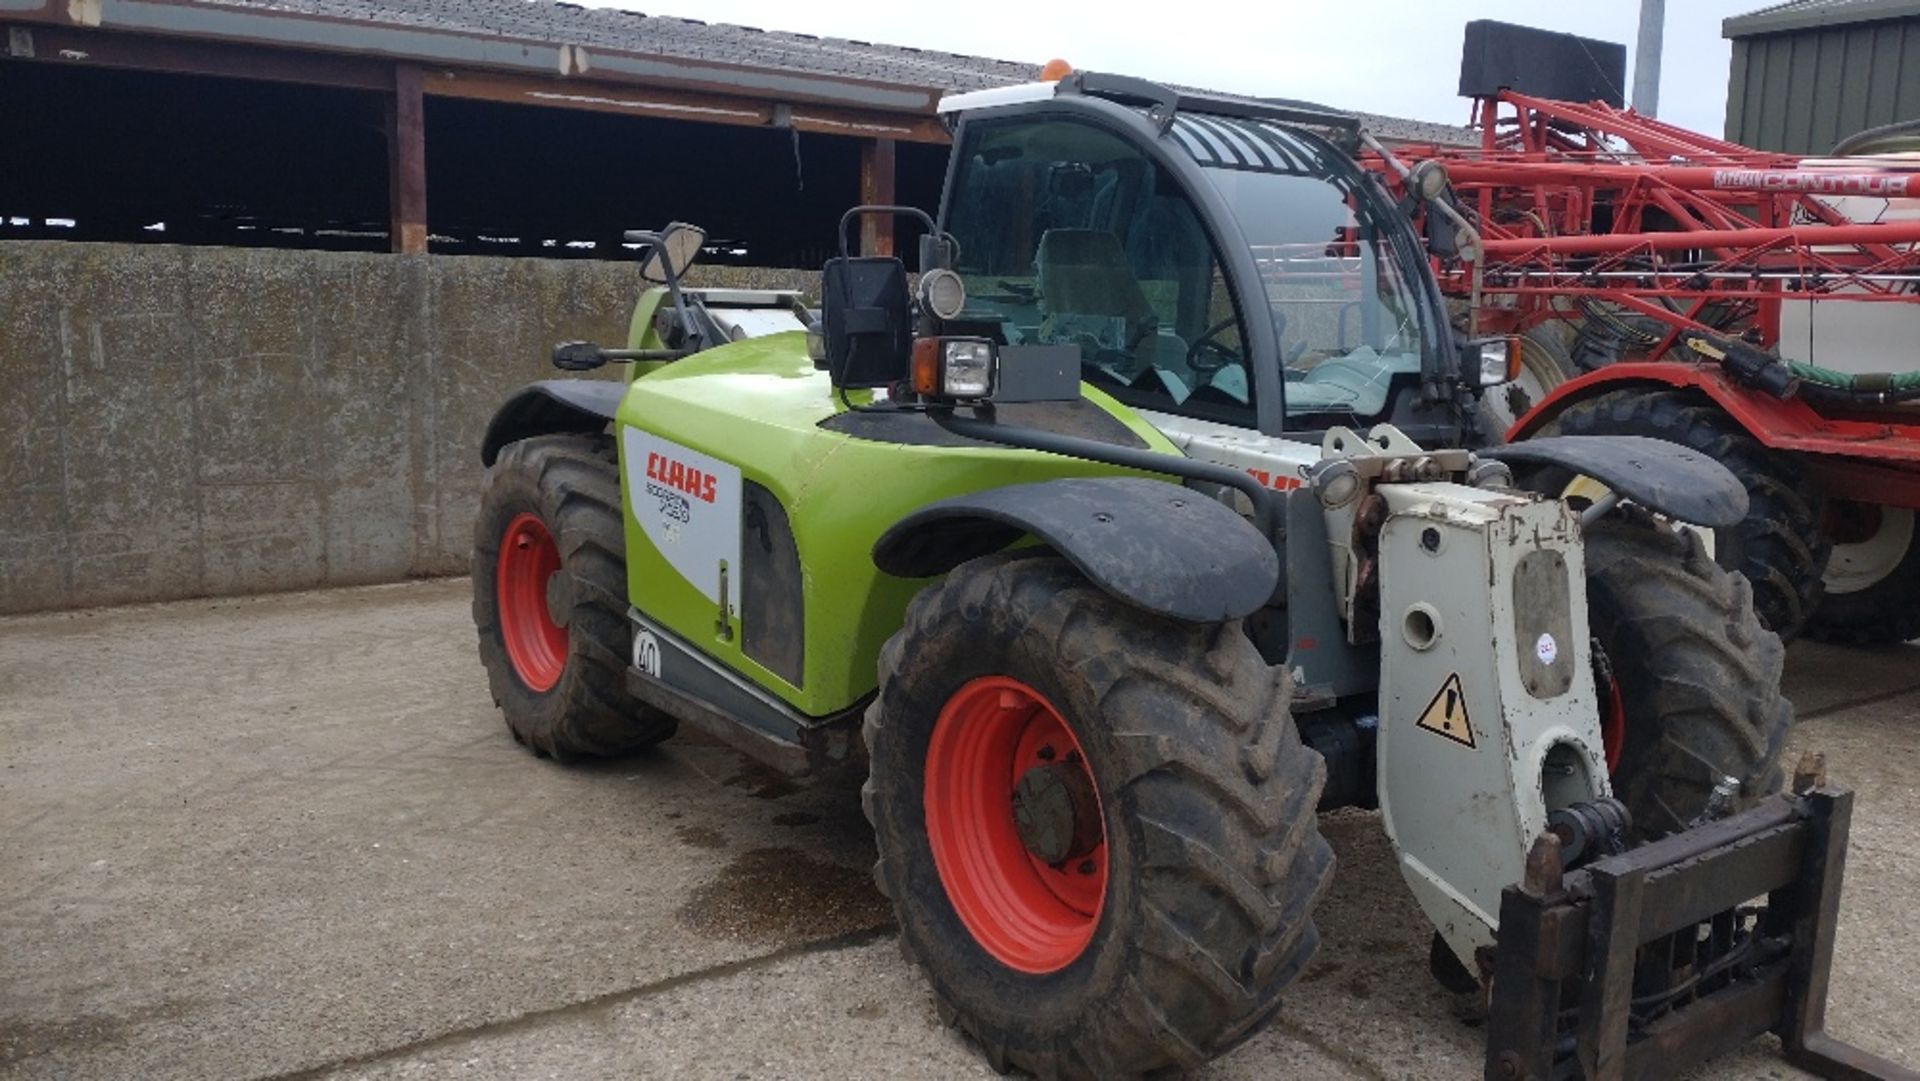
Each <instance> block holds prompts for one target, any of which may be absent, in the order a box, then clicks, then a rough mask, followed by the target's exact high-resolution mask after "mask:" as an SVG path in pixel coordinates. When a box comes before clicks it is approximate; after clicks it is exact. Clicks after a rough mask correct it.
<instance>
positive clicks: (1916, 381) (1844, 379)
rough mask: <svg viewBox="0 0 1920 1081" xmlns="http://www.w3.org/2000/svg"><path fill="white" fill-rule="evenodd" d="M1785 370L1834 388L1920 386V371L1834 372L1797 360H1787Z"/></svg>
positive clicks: (1800, 377)
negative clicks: (1856, 373) (1869, 373)
mask: <svg viewBox="0 0 1920 1081" xmlns="http://www.w3.org/2000/svg"><path fill="white" fill-rule="evenodd" d="M1787 370H1788V371H1790V372H1792V373H1793V374H1794V377H1795V378H1797V379H1800V380H1802V381H1804V382H1808V383H1814V384H1817V385H1819V386H1823V387H1831V388H1833V389H1834V390H1859V391H1878V390H1914V389H1916V388H1920V371H1912V372H1886V373H1877V374H1872V375H1868V374H1864V373H1863V374H1859V375H1855V374H1853V373H1851V372H1836V371H1834V370H1833V369H1832V368H1822V367H1820V366H1819V365H1818V364H1802V363H1800V362H1799V361H1794V360H1790V361H1788V362H1787Z"/></svg>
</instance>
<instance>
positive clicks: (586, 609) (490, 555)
mask: <svg viewBox="0 0 1920 1081" xmlns="http://www.w3.org/2000/svg"><path fill="white" fill-rule="evenodd" d="M625 553H626V544H625V541H624V534H623V532H622V525H621V518H620V475H619V467H618V465H617V464H616V462H615V460H614V452H613V444H612V441H611V440H609V439H608V438H607V437H605V436H600V435H551V436H540V437H538V438H534V439H526V440H522V441H520V442H518V443H513V444H510V445H509V446H507V447H506V448H504V449H503V450H501V452H500V457H499V459H498V460H497V461H495V463H494V465H493V468H492V469H490V470H489V471H488V472H487V486H486V490H485V492H484V493H483V494H482V496H481V499H480V514H479V517H478V519H477V520H476V521H475V523H474V539H473V622H474V626H475V628H476V629H477V630H478V631H479V635H480V660H481V663H482V664H484V665H485V666H486V669H487V684H488V686H489V688H490V689H491V690H492V692H493V701H494V704H496V705H498V706H499V707H500V710H501V712H502V713H504V714H505V715H506V719H507V726H508V728H509V729H511V730H512V732H513V736H514V738H515V739H517V740H519V741H520V742H522V743H524V744H526V745H527V746H528V747H531V748H532V749H533V750H534V751H535V752H536V753H539V754H542V755H548V756H551V757H554V758H561V759H565V758H572V757H582V756H605V755H616V754H622V753H625V752H628V751H633V750H638V749H639V748H641V747H646V746H649V745H651V744H654V743H658V742H659V741H661V740H663V739H665V738H667V737H668V736H670V735H672V734H673V729H674V722H673V719H672V718H670V717H668V716H666V715H665V714H662V713H659V712H658V711H656V710H653V709H651V708H649V707H647V706H644V705H642V704H641V703H640V702H638V701H636V700H635V699H634V698H633V696H632V695H630V694H628V693H627V690H626V683H625V680H626V669H627V663H628V662H627V656H628V652H629V650H630V648H631V646H630V643H631V641H632V628H631V627H630V626H629V625H628V622H627V602H626V596H627V577H626V557H625Z"/></svg>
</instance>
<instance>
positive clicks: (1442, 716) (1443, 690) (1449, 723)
mask: <svg viewBox="0 0 1920 1081" xmlns="http://www.w3.org/2000/svg"><path fill="white" fill-rule="evenodd" d="M1418 724H1419V726H1420V727H1421V728H1424V729H1426V730H1427V731H1429V732H1433V733H1436V734H1438V735H1442V736H1445V737H1447V738H1448V739H1450V740H1452V741H1454V742H1455V743H1458V744H1460V745H1461V746H1463V747H1471V746H1473V725H1472V724H1471V723H1470V722H1469V721H1468V720H1467V692H1466V691H1464V690H1461V688H1460V673H1458V672H1455V673H1454V674H1452V675H1450V676H1448V677H1447V681H1446V682H1445V683H1442V684H1441V685H1440V693H1439V694H1436V695H1434V696H1433V701H1431V702H1428V703H1427V708H1426V709H1423V710H1421V711H1420V720H1419V722H1418Z"/></svg>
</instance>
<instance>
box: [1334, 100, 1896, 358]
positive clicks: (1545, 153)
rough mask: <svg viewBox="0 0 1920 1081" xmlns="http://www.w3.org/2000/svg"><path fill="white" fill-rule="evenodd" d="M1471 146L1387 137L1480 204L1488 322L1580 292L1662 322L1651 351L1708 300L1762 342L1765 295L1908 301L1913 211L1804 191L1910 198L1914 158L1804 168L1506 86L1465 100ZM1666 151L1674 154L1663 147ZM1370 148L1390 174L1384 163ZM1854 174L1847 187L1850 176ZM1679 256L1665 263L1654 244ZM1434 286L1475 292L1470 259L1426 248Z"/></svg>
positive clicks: (1511, 325) (1775, 312)
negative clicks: (1907, 216) (1846, 209)
mask: <svg viewBox="0 0 1920 1081" xmlns="http://www.w3.org/2000/svg"><path fill="white" fill-rule="evenodd" d="M1474 123H1475V124H1476V125H1477V126H1478V128H1479V130H1480V135H1481V144H1480V146H1479V147H1477V148H1463V147H1459V146H1443V145H1438V144H1434V145H1413V146H1405V147H1401V148H1399V149H1398V150H1397V151H1396V156H1398V157H1402V158H1404V159H1409V160H1411V159H1431V160H1436V161H1439V162H1442V163H1443V164H1445V166H1446V168H1447V175H1448V177H1449V179H1450V180H1451V182H1452V184H1453V188H1454V192H1455V195H1456V197H1458V198H1459V199H1460V200H1461V202H1463V203H1464V204H1466V205H1467V206H1469V207H1471V208H1472V209H1474V210H1475V211H1476V212H1477V217H1478V227H1479V229H1480V231H1481V234H1482V239H1483V241H1484V242H1485V250H1486V254H1485V261H1484V265H1483V266H1482V267H1480V268H1479V269H1480V274H1481V281H1480V294H1479V295H1480V297H1481V303H1480V306H1479V308H1478V309H1477V310H1476V312H1475V313H1474V314H1475V317H1476V320H1477V322H1478V323H1479V325H1480V327H1481V328H1482V329H1483V330H1486V331H1488V332H1498V333H1515V332H1519V331H1523V330H1526V329H1528V328H1529V327H1532V326H1535V325H1538V324H1540V323H1543V322H1548V321H1551V320H1554V319H1559V318H1563V317H1564V316H1565V315H1566V309H1565V308H1564V307H1557V306H1556V301H1563V300H1565V299H1567V298H1579V297H1591V298H1594V299H1598V300H1605V301H1607V302H1609V303H1612V304H1616V305H1619V306H1621V307H1624V308H1627V309H1629V310H1631V311H1633V312H1635V313H1636V314H1640V315H1645V316H1648V317H1651V318H1653V319H1657V320H1659V321H1660V322H1662V323H1665V324H1667V325H1668V327H1669V328H1670V330H1669V333H1668V334H1667V335H1666V336H1665V337H1664V338H1663V339H1662V340H1661V341H1659V342H1658V343H1657V344H1656V345H1655V346H1654V347H1653V348H1652V349H1649V350H1647V351H1646V352H1645V353H1644V354H1642V357H1643V359H1648V360H1657V359H1661V358H1662V357H1664V356H1665V355H1666V354H1667V352H1668V351H1669V350H1670V349H1671V348H1672V347H1673V345H1674V344H1675V342H1676V341H1677V339H1678V337H1679V332H1680V331H1682V330H1685V329H1688V328H1696V329H1702V330H1705V329H1710V328H1708V327H1705V326H1703V325H1702V324H1701V323H1699V322H1697V321H1696V319H1695V317H1696V316H1698V315H1699V314H1700V312H1701V311H1702V310H1703V309H1704V308H1705V307H1706V305H1708V304H1710V303H1716V302H1717V303H1720V304H1738V305H1742V306H1745V307H1750V308H1751V309H1752V317H1751V325H1752V327H1753V329H1754V331H1755V332H1756V336H1757V337H1758V339H1759V344H1761V345H1762V346H1768V347H1771V346H1773V345H1774V344H1776V343H1777V342H1778V340H1779V333H1780V304H1781V301H1783V300H1789V299H1795V300H1804V299H1844V300H1846V301H1848V302H1894V303H1912V302H1915V301H1917V300H1920V295H1917V294H1915V293H1913V292H1910V291H1908V290H1911V289H1913V288H1914V287H1915V286H1914V282H1913V281H1912V280H1909V279H1908V278H1907V277H1905V276H1908V275H1920V220H1895V221H1887V222H1875V223H1855V222H1851V221H1848V220H1847V219H1846V218H1845V217H1844V216H1843V215H1841V214H1840V213H1839V212H1838V211H1837V210H1835V209H1833V208H1832V207H1830V206H1828V205H1827V204H1826V203H1824V202H1822V201H1821V200H1820V199H1818V198H1816V197H1815V196H1816V194H1820V193H1822V192H1821V190H1820V189H1840V190H1832V191H1827V192H1825V193H1826V194H1865V195H1887V196H1891V197H1895V198H1899V197H1920V163H1916V164H1915V165H1914V166H1913V167H1911V168H1906V167H1892V166H1889V165H1887V164H1886V163H1876V164H1874V165H1863V166H1862V167H1860V168H1857V169H1855V168H1846V169H1842V168H1827V167H1821V168H1815V169H1807V168H1803V167H1802V165H1801V159H1800V158H1798V157H1794V156H1790V155H1784V154H1774V153H1768V152H1764V151H1758V150H1752V149H1749V148H1747V147H1743V146H1739V145H1737V144H1734V143H1729V142H1725V141H1722V140H1719V139H1712V138H1709V137H1707V136H1704V135H1699V134H1697V133H1695V132H1690V131H1687V130H1686V129H1684V128H1678V127H1675V126H1673V125H1671V124H1666V123H1662V122H1661V121H1658V120H1654V119H1652V118H1650V117H1643V116H1640V115H1638V114H1637V113H1635V112H1633V111H1632V110H1630V109H1616V108H1613V107H1611V106H1609V105H1606V104H1605V103H1602V102H1590V103H1587V104H1579V103H1575V102H1564V101H1551V100H1548V99H1545V98H1536V97H1531V96H1528V95H1525V94H1516V93H1513V92H1512V91H1503V92H1502V93H1500V94H1499V95H1498V96H1496V97H1492V98H1482V99H1478V100H1476V102H1475V104H1474ZM1675 162H1680V163H1682V164H1674V163H1675ZM1367 164H1368V165H1369V166H1370V167H1371V168H1373V169H1375V170H1376V171H1377V172H1379V173H1380V174H1381V175H1382V176H1383V177H1384V178H1385V179H1386V180H1387V181H1388V183H1389V184H1390V185H1391V186H1394V187H1396V188H1398V187H1399V186H1400V181H1399V178H1398V176H1397V175H1396V174H1395V173H1394V172H1393V170H1391V169H1390V168H1388V167H1387V166H1386V163H1385V162H1384V161H1381V160H1379V159H1377V158H1369V159H1367ZM1849 189H1853V190H1849ZM1672 252H1684V253H1687V256H1688V257H1687V258H1685V259H1684V262H1685V263H1686V266H1685V267H1684V268H1680V267H1668V266H1665V265H1663V264H1667V263H1668V262H1669V261H1670V258H1671V257H1670V256H1669V255H1667V254H1666V253H1672ZM1434 269H1435V272H1436V273H1437V274H1438V275H1439V277H1440V281H1441V288H1442V289H1443V290H1444V291H1446V292H1447V293H1448V294H1449V295H1452V296H1457V297H1471V296H1473V295H1474V281H1473V271H1474V268H1473V267H1472V266H1471V265H1469V264H1463V263H1460V262H1457V261H1448V260H1436V261H1435V267H1434Z"/></svg>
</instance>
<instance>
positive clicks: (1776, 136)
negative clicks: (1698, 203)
mask: <svg viewBox="0 0 1920 1081" xmlns="http://www.w3.org/2000/svg"><path fill="white" fill-rule="evenodd" d="M1721 34H1722V35H1723V36H1725V37H1727V38H1729V39H1731V40H1732V42H1733V70H1732V73H1731V75H1730V76H1729V78H1728V81H1727V138H1728V139H1730V140H1732V141H1733V142H1736V143H1741V144H1744V145H1746V146H1751V147H1756V148H1759V149H1762V150H1777V151H1782V152H1785V153H1792V154H1824V153H1826V152H1828V151H1830V150H1832V149H1833V146H1834V144H1835V143H1838V142H1839V141H1840V140H1841V139H1844V138H1846V137H1847V136H1849V135H1852V134H1854V133H1855V132H1858V131H1862V130H1864V129H1866V128H1870V127H1877V126H1879V125H1882V124H1891V123H1893V122H1895V121H1900V120H1913V119H1920V0H1789V2H1787V3H1783V4H1774V5H1773V6H1771V7H1766V8H1762V9H1760V10H1759V11H1754V12H1750V13H1748V14H1746V15H1739V16H1735V17H1734V18H1731V19H1728V20H1726V22H1724V23H1723V24H1721Z"/></svg>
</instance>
